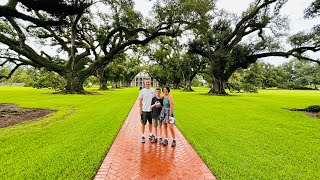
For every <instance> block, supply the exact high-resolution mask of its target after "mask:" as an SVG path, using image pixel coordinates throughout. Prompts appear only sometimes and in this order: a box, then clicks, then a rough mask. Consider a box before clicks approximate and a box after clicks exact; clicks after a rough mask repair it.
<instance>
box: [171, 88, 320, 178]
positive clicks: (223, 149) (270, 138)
mask: <svg viewBox="0 0 320 180" xmlns="http://www.w3.org/2000/svg"><path fill="white" fill-rule="evenodd" d="M195 90H196V92H181V91H173V92H172V95H173V96H174V101H175V113H176V117H177V126H178V128H179V129H180V131H182V133H183V134H184V135H185V137H186V138H187V139H188V141H189V142H190V143H191V144H192V146H193V147H194V148H195V149H196V151H197V152H198V154H199V155H200V156H201V157H202V159H203V160H204V161H205V163H206V164H207V165H208V166H209V168H210V169H211V170H212V171H213V172H214V173H215V175H216V176H217V177H218V178H219V179H246V180H247V179H320V119H314V118H311V117H308V116H307V115H305V114H304V113H303V112H292V111H287V110H284V109H282V108H305V107H307V106H309V105H315V104H320V91H298V90H297V91H293V90H292V91H288V90H260V91H259V93H258V94H245V93H244V94H236V93H235V94H232V95H234V96H228V97H222V96H207V95H204V93H206V92H208V90H209V89H204V88H195Z"/></svg>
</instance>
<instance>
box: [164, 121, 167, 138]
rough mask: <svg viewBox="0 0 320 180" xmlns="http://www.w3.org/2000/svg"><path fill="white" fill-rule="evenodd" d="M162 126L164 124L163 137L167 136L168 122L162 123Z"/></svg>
mask: <svg viewBox="0 0 320 180" xmlns="http://www.w3.org/2000/svg"><path fill="white" fill-rule="evenodd" d="M163 126H164V137H165V138H168V124H167V123H163Z"/></svg>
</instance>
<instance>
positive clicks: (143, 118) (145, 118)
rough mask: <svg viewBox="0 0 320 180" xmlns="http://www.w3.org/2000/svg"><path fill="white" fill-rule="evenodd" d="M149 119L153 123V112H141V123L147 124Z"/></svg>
mask: <svg viewBox="0 0 320 180" xmlns="http://www.w3.org/2000/svg"><path fill="white" fill-rule="evenodd" d="M147 121H148V122H149V124H152V117H151V112H142V114H141V124H143V125H146V124H147Z"/></svg>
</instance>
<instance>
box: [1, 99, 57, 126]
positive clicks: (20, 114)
mask: <svg viewBox="0 0 320 180" xmlns="http://www.w3.org/2000/svg"><path fill="white" fill-rule="evenodd" d="M52 112H56V111H54V110H48V109H27V108H18V107H17V105H16V104H0V128H5V127H8V126H13V125H15V124H18V123H20V122H23V121H26V120H34V119H37V118H39V117H43V116H46V115H47V114H50V113H52Z"/></svg>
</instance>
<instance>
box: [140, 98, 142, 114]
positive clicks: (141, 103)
mask: <svg viewBox="0 0 320 180" xmlns="http://www.w3.org/2000/svg"><path fill="white" fill-rule="evenodd" d="M139 114H142V98H141V97H139Z"/></svg>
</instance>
